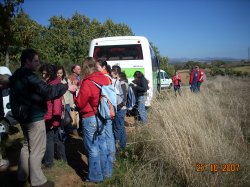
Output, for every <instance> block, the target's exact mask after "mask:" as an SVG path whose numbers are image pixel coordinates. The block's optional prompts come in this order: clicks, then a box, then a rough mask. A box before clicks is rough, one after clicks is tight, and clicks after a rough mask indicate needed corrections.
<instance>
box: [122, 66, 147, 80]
mask: <svg viewBox="0 0 250 187" xmlns="http://www.w3.org/2000/svg"><path fill="white" fill-rule="evenodd" d="M136 71H140V72H142V73H143V74H144V68H122V72H124V73H125V74H126V76H127V78H133V77H134V73H135V72H136ZM144 75H145V74H144Z"/></svg>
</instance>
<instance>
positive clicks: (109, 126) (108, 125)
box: [103, 120, 116, 163]
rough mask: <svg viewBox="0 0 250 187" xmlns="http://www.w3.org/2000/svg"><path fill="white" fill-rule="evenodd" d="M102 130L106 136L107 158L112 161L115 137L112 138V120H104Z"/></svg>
mask: <svg viewBox="0 0 250 187" xmlns="http://www.w3.org/2000/svg"><path fill="white" fill-rule="evenodd" d="M103 131H104V133H105V136H106V142H107V148H108V159H109V161H110V162H112V163H114V162H115V160H116V158H115V138H114V133H113V122H112V120H107V121H106V124H105V125H104V129H103Z"/></svg>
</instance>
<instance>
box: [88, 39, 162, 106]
mask: <svg viewBox="0 0 250 187" xmlns="http://www.w3.org/2000/svg"><path fill="white" fill-rule="evenodd" d="M89 56H90V57H93V58H95V59H96V60H106V61H107V63H108V64H109V65H110V66H111V67H112V66H113V65H118V66H120V67H121V69H122V71H123V72H125V73H126V75H127V78H128V81H129V83H130V82H131V81H132V80H133V79H134V77H133V75H134V73H135V71H141V72H142V73H143V74H144V76H145V78H146V79H147V80H148V81H149V83H148V86H149V90H148V91H147V97H146V98H147V99H146V102H145V105H146V106H149V105H150V102H151V99H152V97H153V96H154V94H155V93H156V92H157V90H159V85H160V80H159V76H158V72H159V67H160V64H159V63H160V62H159V60H158V58H157V57H156V55H155V53H154V51H153V49H152V47H151V46H150V44H149V42H148V39H147V38H145V37H143V36H117V37H105V38H97V39H94V40H92V41H91V44H90V48H89Z"/></svg>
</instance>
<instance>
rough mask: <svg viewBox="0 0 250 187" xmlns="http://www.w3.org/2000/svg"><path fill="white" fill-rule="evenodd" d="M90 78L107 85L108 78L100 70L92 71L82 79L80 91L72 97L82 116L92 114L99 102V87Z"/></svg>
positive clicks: (108, 82) (94, 112)
mask: <svg viewBox="0 0 250 187" xmlns="http://www.w3.org/2000/svg"><path fill="white" fill-rule="evenodd" d="M91 80H93V81H95V82H96V83H98V84H99V85H109V84H110V80H109V78H108V77H107V76H105V75H104V74H103V73H102V72H94V73H92V74H90V75H88V76H87V77H86V78H85V79H83V80H82V84H81V87H80V91H79V93H78V95H77V97H74V101H75V104H76V106H77V107H78V108H79V110H80V114H81V115H82V116H81V117H82V118H85V117H90V116H94V115H95V114H96V112H97V106H98V104H99V97H100V91H101V90H100V89H99V88H98V87H97V86H96V85H95V84H94V83H93V82H91Z"/></svg>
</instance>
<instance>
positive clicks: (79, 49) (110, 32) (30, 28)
mask: <svg viewBox="0 0 250 187" xmlns="http://www.w3.org/2000/svg"><path fill="white" fill-rule="evenodd" d="M22 2H23V0H5V1H4V3H0V13H1V22H0V33H1V34H0V39H1V41H3V42H1V43H0V65H5V66H9V67H10V69H12V70H14V69H16V68H17V67H19V63H20V62H19V57H20V53H21V51H22V50H23V49H25V48H34V49H36V50H37V51H38V52H39V54H40V55H39V56H40V59H41V60H42V62H47V63H53V64H55V65H63V66H64V67H65V68H66V70H69V69H70V67H71V66H72V65H73V64H80V63H81V61H82V59H83V58H85V57H87V56H88V50H89V44H90V42H91V40H92V39H94V38H100V37H109V36H133V35H134V33H133V32H132V29H131V28H130V27H129V26H128V25H126V24H124V23H118V24H117V23H114V22H113V21H112V20H111V19H107V20H106V21H104V22H103V23H101V22H99V21H98V20H97V19H93V20H90V18H89V17H87V16H85V15H81V14H79V13H78V12H75V13H74V14H73V15H72V17H70V18H64V17H63V16H52V17H51V18H50V19H49V25H48V26H42V25H40V24H38V23H37V22H35V21H34V20H32V19H31V18H30V17H29V15H28V14H26V13H25V12H24V11H23V10H22V9H20V5H21V3H22ZM8 6H10V7H11V8H8ZM6 7H7V8H6ZM7 10H8V11H7ZM2 15H3V17H2ZM151 46H152V47H153V50H154V51H155V53H156V55H157V56H158V59H159V60H160V62H161V63H162V66H161V68H162V69H164V70H167V68H168V58H167V57H161V56H160V52H159V50H158V48H157V47H156V46H154V45H153V44H152V43H151ZM6 55H7V58H6ZM6 59H7V61H6ZM8 59H9V60H8ZM9 61H10V62H9Z"/></svg>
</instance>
